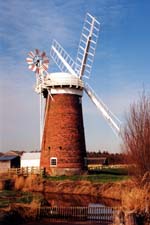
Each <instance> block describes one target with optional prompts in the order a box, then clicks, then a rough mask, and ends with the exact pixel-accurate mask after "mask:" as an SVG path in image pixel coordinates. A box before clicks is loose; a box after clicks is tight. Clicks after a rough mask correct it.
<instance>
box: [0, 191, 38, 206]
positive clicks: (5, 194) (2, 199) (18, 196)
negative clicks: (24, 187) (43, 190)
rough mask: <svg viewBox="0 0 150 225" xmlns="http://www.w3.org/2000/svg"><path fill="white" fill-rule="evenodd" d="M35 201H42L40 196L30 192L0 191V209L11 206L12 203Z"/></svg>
mask: <svg viewBox="0 0 150 225" xmlns="http://www.w3.org/2000/svg"><path fill="white" fill-rule="evenodd" d="M33 199H36V200H37V201H39V200H40V199H41V195H40V194H33V193H30V192H21V191H19V192H18V191H14V190H9V191H8V190H3V191H0V208H3V207H7V206H9V204H10V203H14V202H15V203H25V204H27V203H31V202H32V201H33Z"/></svg>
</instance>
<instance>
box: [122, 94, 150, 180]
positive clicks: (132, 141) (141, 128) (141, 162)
mask: <svg viewBox="0 0 150 225" xmlns="http://www.w3.org/2000/svg"><path fill="white" fill-rule="evenodd" d="M122 137H123V143H124V149H125V152H126V153H127V158H128V162H130V163H131V164H132V165H134V166H133V168H132V172H134V174H135V175H136V176H138V177H141V176H143V175H144V174H145V173H146V172H148V171H149V172H150V97H147V96H146V95H145V92H143V94H142V95H141V96H140V98H139V100H138V101H137V102H136V103H133V104H132V105H131V106H130V110H129V114H128V116H127V117H126V124H125V127H124V130H123V133H122Z"/></svg>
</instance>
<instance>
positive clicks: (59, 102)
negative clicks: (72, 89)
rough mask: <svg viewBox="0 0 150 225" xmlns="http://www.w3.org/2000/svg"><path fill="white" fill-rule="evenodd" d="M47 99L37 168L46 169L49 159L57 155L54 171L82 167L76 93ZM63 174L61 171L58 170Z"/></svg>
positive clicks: (82, 144) (80, 120)
mask: <svg viewBox="0 0 150 225" xmlns="http://www.w3.org/2000/svg"><path fill="white" fill-rule="evenodd" d="M48 99H49V100H47V113H46V120H45V128H44V133H43V141H42V152H41V163H40V164H41V167H42V168H44V167H45V168H46V169H47V170H48V169H50V158H51V157H57V167H55V168H53V169H52V170H50V171H51V173H53V172H52V171H55V173H56V174H57V170H58V171H59V172H58V173H60V171H61V169H62V171H64V169H70V171H73V170H79V171H80V170H81V171H82V170H84V157H86V149H85V137H84V127H83V117H82V104H81V101H80V96H78V95H71V94H55V95H53V100H52V99H51V98H50V97H49V98H48ZM62 173H63V172H62Z"/></svg>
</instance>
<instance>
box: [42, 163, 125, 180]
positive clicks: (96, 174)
mask: <svg viewBox="0 0 150 225" xmlns="http://www.w3.org/2000/svg"><path fill="white" fill-rule="evenodd" d="M128 178H129V176H128V171H127V169H126V168H110V167H103V168H102V169H97V170H96V169H95V170H90V171H89V174H88V175H74V176H48V177H46V178H45V179H46V180H50V181H65V180H70V181H81V180H84V181H90V182H92V183H97V182H98V183H107V182H116V181H122V180H127V179H128Z"/></svg>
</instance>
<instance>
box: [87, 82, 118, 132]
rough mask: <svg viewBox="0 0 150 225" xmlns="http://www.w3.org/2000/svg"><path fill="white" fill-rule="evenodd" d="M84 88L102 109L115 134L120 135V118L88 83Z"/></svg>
mask: <svg viewBox="0 0 150 225" xmlns="http://www.w3.org/2000/svg"><path fill="white" fill-rule="evenodd" d="M84 90H85V92H86V93H87V95H88V96H89V97H90V99H91V100H92V102H93V103H94V104H95V105H96V107H97V108H98V109H99V110H100V111H101V113H102V115H103V117H104V118H105V119H106V121H107V122H108V124H109V125H110V126H111V128H112V129H113V131H114V132H115V134H117V135H119V134H120V127H121V126H120V125H121V122H120V121H119V120H118V118H117V117H116V116H115V115H114V114H113V113H112V112H111V111H110V110H109V109H108V108H107V106H106V105H105V104H104V103H103V102H102V100H100V98H99V97H98V96H97V95H96V94H95V92H94V91H93V90H92V88H91V87H90V86H89V85H88V84H87V83H86V84H85V86H84Z"/></svg>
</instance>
